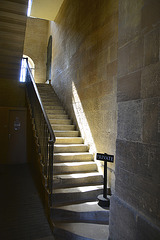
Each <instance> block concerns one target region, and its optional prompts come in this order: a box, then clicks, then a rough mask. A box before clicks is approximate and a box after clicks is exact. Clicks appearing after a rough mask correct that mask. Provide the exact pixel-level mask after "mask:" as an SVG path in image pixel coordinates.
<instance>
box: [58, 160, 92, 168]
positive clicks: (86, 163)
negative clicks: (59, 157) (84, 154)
mask: <svg viewBox="0 0 160 240" xmlns="http://www.w3.org/2000/svg"><path fill="white" fill-rule="evenodd" d="M88 164H92V165H96V163H95V162H94V161H89V162H88V161H87V162H66V163H54V167H56V166H68V167H71V166H80V165H88Z"/></svg>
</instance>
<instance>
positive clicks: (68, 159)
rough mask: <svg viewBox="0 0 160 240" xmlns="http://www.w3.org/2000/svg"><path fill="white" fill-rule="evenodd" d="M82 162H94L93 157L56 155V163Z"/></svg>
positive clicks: (86, 155)
mask: <svg viewBox="0 0 160 240" xmlns="http://www.w3.org/2000/svg"><path fill="white" fill-rule="evenodd" d="M74 161H75V162H82V161H93V155H92V154H91V153H89V152H85V153H54V162H55V163H56V162H57V163H58V162H74Z"/></svg>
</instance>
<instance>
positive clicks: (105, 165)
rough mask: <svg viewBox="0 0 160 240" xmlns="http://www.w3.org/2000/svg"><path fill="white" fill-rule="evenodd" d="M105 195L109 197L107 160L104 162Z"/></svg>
mask: <svg viewBox="0 0 160 240" xmlns="http://www.w3.org/2000/svg"><path fill="white" fill-rule="evenodd" d="M103 181H104V182H103V183H104V184H103V185H104V186H103V197H104V198H107V162H104V179H103Z"/></svg>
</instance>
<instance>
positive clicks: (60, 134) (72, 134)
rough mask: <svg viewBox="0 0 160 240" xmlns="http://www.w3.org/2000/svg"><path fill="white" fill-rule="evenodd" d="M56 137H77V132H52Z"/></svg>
mask: <svg viewBox="0 0 160 240" xmlns="http://www.w3.org/2000/svg"><path fill="white" fill-rule="evenodd" d="M54 133H55V136H56V137H78V136H79V131H58V130H54Z"/></svg>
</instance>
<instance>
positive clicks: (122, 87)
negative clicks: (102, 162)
mask: <svg viewBox="0 0 160 240" xmlns="http://www.w3.org/2000/svg"><path fill="white" fill-rule="evenodd" d="M157 9H160V2H159V1H158V0H154V1H151V0H148V1H138V0H137V1H134V2H131V1H129V0H125V1H122V0H120V1H119V34H118V43H119V49H118V79H117V102H118V121H117V141H116V172H115V175H116V183H115V195H114V196H113V197H112V199H111V212H110V237H109V239H110V240H121V239H123V240H124V239H126V240H132V239H133V240H142V239H145V240H153V239H154V240H158V239H160V208H159V204H160V194H159V191H160V176H159V173H160V161H159V160H160V159H159V156H160V137H159V130H158V129H159V101H160V65H159V63H160V59H159V56H160V54H159V49H160V45H159V44H160V41H159V39H160V38H159V37H160V28H159V27H160V25H159V21H160V12H158V10H157Z"/></svg>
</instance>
